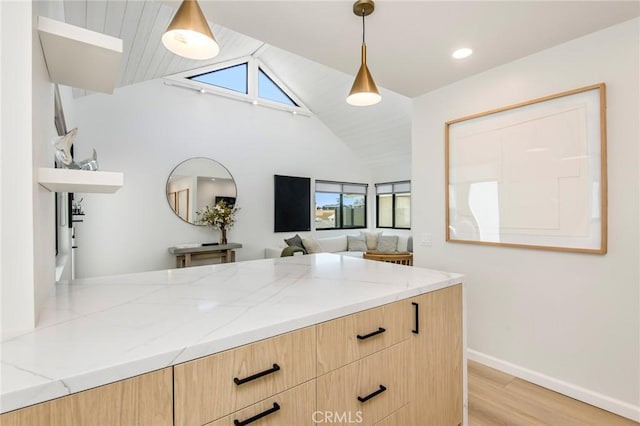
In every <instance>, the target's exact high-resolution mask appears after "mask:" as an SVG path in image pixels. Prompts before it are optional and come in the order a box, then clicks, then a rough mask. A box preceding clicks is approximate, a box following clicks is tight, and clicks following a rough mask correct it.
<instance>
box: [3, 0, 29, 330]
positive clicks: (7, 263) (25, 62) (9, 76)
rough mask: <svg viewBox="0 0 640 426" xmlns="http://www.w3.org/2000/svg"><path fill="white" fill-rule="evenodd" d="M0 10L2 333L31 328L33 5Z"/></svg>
mask: <svg viewBox="0 0 640 426" xmlns="http://www.w3.org/2000/svg"><path fill="white" fill-rule="evenodd" d="M0 8H1V9H2V15H1V18H2V35H1V37H0V40H2V49H1V55H2V56H1V62H2V81H1V84H2V87H1V89H0V93H1V96H2V98H1V101H2V147H1V148H0V149H1V150H2V157H1V158H2V167H1V173H2V190H1V195H2V196H1V197H0V198H2V231H1V234H2V261H1V263H2V332H3V334H4V335H8V334H12V333H13V332H16V331H20V330H25V329H29V328H31V327H33V325H34V322H35V307H34V302H33V300H34V284H33V266H34V254H33V251H34V247H33V170H32V167H31V165H32V146H31V131H32V129H31V101H32V100H31V44H32V40H31V34H32V29H31V21H32V9H31V4H30V3H27V2H1V3H0Z"/></svg>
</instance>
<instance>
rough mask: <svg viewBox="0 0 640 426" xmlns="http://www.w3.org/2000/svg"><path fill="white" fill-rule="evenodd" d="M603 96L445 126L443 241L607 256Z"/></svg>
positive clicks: (566, 98) (564, 96)
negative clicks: (444, 221)
mask: <svg viewBox="0 0 640 426" xmlns="http://www.w3.org/2000/svg"><path fill="white" fill-rule="evenodd" d="M605 92H606V87H605V84H604V83H599V84H594V85H591V86H587V87H582V88H579V89H575V90H570V91H567V92H562V93H558V94H554V95H550V96H545V97H543V98H538V99H534V100H531V101H527V102H522V103H519V104H515V105H510V106H506V107H503V108H499V109H495V110H491V111H486V112H482V113H479V114H474V115H471V116H467V117H463V118H458V119H455V120H451V121H448V122H447V123H445V185H446V186H445V208H446V212H445V217H446V241H448V242H459V243H472V244H483V245H492V246H507V247H519V248H533V249H544V250H556V251H567V252H579V253H597V254H605V253H606V252H607V168H606V93H605Z"/></svg>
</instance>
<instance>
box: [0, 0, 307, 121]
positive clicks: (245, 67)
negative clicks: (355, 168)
mask: <svg viewBox="0 0 640 426" xmlns="http://www.w3.org/2000/svg"><path fill="white" fill-rule="evenodd" d="M0 1H2V0H0ZM165 78H166V79H167V80H170V81H171V82H172V83H169V84H172V85H174V86H179V87H186V88H190V89H195V90H197V91H198V92H200V93H201V94H215V95H220V96H225V97H227V98H230V99H239V100H242V101H245V102H251V103H252V104H253V105H260V106H265V107H269V108H276V109H279V110H283V111H289V112H292V113H293V114H302V115H304V116H307V117H308V116H310V115H311V111H309V108H307V107H306V106H305V105H304V104H303V103H302V101H301V100H300V99H299V98H298V97H297V96H296V95H295V94H294V93H293V92H292V91H291V89H289V88H288V87H287V85H286V84H284V82H283V81H281V80H280V79H279V78H278V76H277V75H275V74H274V73H273V72H272V71H271V70H270V69H269V68H268V67H267V66H266V65H265V64H263V63H262V62H261V61H260V60H259V59H256V58H254V57H251V56H245V57H242V58H236V59H232V60H230V61H225V62H221V63H218V64H212V65H209V66H207V67H205V68H200V69H198V70H189V71H183V72H180V73H177V74H173V75H170V76H167V77H165Z"/></svg>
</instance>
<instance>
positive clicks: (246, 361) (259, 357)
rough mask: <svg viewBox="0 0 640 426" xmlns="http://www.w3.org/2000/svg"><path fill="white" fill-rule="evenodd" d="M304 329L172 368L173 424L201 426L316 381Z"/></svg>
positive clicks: (310, 336) (311, 331)
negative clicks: (173, 386) (308, 382)
mask: <svg viewBox="0 0 640 426" xmlns="http://www.w3.org/2000/svg"><path fill="white" fill-rule="evenodd" d="M315 352H316V335H315V328H314V327H308V328H304V329H301V330H297V331H293V332H290V333H286V334H282V335H279V336H276V337H272V338H270V339H265V340H262V341H259V342H256V343H252V344H249V345H245V346H241V347H238V348H235V349H230V350H228V351H224V352H220V353H217V354H214V355H210V356H207V357H204V358H200V359H197V360H194V361H189V362H186V363H184V364H179V365H176V366H175V367H174V380H175V388H174V393H175V395H174V401H175V424H176V425H179V426H183V425H196V426H199V425H203V424H206V423H209V422H212V421H214V420H216V419H219V418H221V417H223V416H226V415H228V414H230V413H233V412H235V411H237V410H239V409H241V408H245V407H248V406H249V405H251V404H254V403H256V402H258V401H261V400H263V399H265V398H269V397H271V396H273V395H276V394H278V393H280V392H283V391H285V390H287V389H290V388H292V387H294V386H296V385H298V384H301V383H304V382H306V381H309V380H312V379H314V378H315V376H316V357H315Z"/></svg>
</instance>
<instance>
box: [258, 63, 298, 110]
mask: <svg viewBox="0 0 640 426" xmlns="http://www.w3.org/2000/svg"><path fill="white" fill-rule="evenodd" d="M258 97H259V98H262V99H268V100H270V101H274V102H280V103H281V104H285V105H291V106H296V107H297V106H300V105H298V104H297V103H296V102H295V101H294V100H293V99H291V98H290V97H289V95H287V94H286V93H285V92H284V90H282V89H281V88H280V86H278V85H277V84H276V83H275V82H274V81H273V80H271V78H269V76H268V75H267V74H266V73H265V72H264V71H263V70H262V69H261V68H258Z"/></svg>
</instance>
